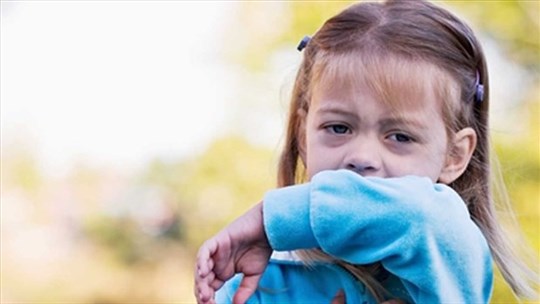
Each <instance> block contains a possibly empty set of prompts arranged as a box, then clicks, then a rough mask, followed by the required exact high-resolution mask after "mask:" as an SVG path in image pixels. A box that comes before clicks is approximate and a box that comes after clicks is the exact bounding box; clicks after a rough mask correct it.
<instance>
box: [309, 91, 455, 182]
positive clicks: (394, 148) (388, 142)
mask: <svg viewBox="0 0 540 304" xmlns="http://www.w3.org/2000/svg"><path fill="white" fill-rule="evenodd" d="M336 83H338V84H337V85H335V84H334V85H331V86H320V87H317V88H316V89H315V90H314V92H313V95H312V100H311V104H310V109H309V112H308V115H307V119H306V122H305V127H306V133H305V136H306V137H305V139H306V142H305V147H304V149H305V158H304V161H305V165H306V169H307V173H308V177H309V178H310V179H311V177H313V175H315V174H316V173H318V172H320V171H322V170H336V169H350V170H353V171H356V172H358V173H359V174H361V175H363V176H377V177H399V176H404V175H417V176H425V177H429V178H430V179H431V180H432V181H434V182H436V181H438V179H439V177H440V175H441V172H442V170H443V168H444V166H445V163H446V158H447V151H448V140H447V135H446V130H445V125H444V122H443V118H442V113H441V109H440V107H441V106H440V103H439V102H437V101H436V100H437V99H436V96H435V93H434V92H433V90H429V89H428V90H423V92H418V91H414V90H400V91H396V92H398V93H397V96H399V97H398V98H399V99H400V102H397V103H393V105H390V104H388V103H385V102H383V101H381V100H379V98H378V97H377V96H376V94H373V92H372V90H370V89H369V88H367V87H366V85H362V84H356V85H354V86H352V85H347V84H343V83H341V84H339V82H336ZM396 90H399V88H397V89H396ZM401 101H403V102H401Z"/></svg>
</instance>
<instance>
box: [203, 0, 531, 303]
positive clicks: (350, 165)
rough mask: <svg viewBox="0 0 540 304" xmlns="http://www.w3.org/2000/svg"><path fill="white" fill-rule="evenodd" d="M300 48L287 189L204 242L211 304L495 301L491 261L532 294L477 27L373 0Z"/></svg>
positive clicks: (282, 177)
mask: <svg viewBox="0 0 540 304" xmlns="http://www.w3.org/2000/svg"><path fill="white" fill-rule="evenodd" d="M299 48H300V49H302V48H304V59H303V62H302V64H301V66H300V69H299V72H298V74H297V78H296V82H295V86H294V91H293V96H292V103H291V108H290V114H289V123H288V129H287V138H286V142H285V147H284V150H283V153H282V155H281V160H280V164H279V187H280V188H278V189H276V190H272V191H269V192H268V193H267V194H266V196H265V197H264V199H263V201H262V202H261V203H259V204H257V205H256V206H255V207H254V208H252V209H251V210H250V211H248V212H247V213H246V214H244V215H243V216H241V217H240V218H238V219H237V220H236V221H235V222H233V223H232V224H230V225H229V226H228V227H226V228H225V229H223V230H222V231H221V232H220V233H218V234H217V235H216V236H214V237H213V238H211V239H210V240H208V241H207V242H205V243H204V244H203V246H202V247H201V249H200V251H199V254H198V258H197V268H196V272H195V295H196V297H197V300H198V302H199V303H213V302H214V301H216V302H218V303H226V302H231V301H233V300H234V302H235V303H244V302H246V301H247V300H248V299H249V301H250V302H261V303H266V302H271V303H343V302H347V303H372V302H381V301H385V300H388V299H401V300H403V301H406V302H416V303H450V302H451V303H486V302H488V301H489V299H490V295H491V291H492V276H493V273H492V271H493V270H492V257H493V259H494V260H495V262H496V263H497V265H498V267H499V269H500V270H501V272H502V274H503V276H504V278H505V279H506V281H507V282H508V284H510V286H511V287H512V288H513V290H514V291H515V292H516V294H517V295H518V296H531V295H533V289H532V288H531V286H530V281H529V279H531V278H532V279H533V280H537V277H535V276H534V275H535V274H534V273H532V271H530V270H528V269H527V268H526V267H525V266H524V265H523V264H521V263H520V262H519V261H518V260H517V259H516V258H515V257H514V256H513V254H512V252H511V251H510V250H509V249H508V247H507V246H505V243H504V238H503V235H502V232H501V228H500V226H499V224H498V223H497V221H496V218H495V211H494V203H493V201H492V198H491V194H490V187H489V158H488V150H489V148H488V117H487V116H488V105H489V102H488V101H489V90H488V88H489V86H488V77H487V76H488V74H487V69H486V62H485V58H484V55H483V53H482V49H481V47H480V45H479V43H478V41H477V39H476V38H475V36H474V35H473V33H472V31H471V30H470V29H469V27H467V26H466V25H465V24H463V23H462V22H461V21H460V20H458V19H457V18H456V17H454V16H453V15H452V14H450V13H449V12H447V11H446V10H444V9H442V8H439V7H436V6H434V5H432V4H430V3H427V2H424V1H388V2H386V3H362V4H357V5H353V6H351V7H349V8H348V9H346V10H344V11H343V12H341V13H340V14H338V15H337V16H335V17H333V18H331V19H329V20H328V21H327V22H326V23H325V24H324V25H323V27H322V28H321V29H320V30H319V31H318V32H317V33H316V34H315V35H314V37H313V38H312V39H311V40H309V41H308V40H307V39H306V40H304V41H303V42H302V44H301V45H300V46H299ZM274 250H275V251H274ZM237 273H239V274H238V275H236V276H235V274H237ZM216 291H217V293H216ZM215 297H216V298H215Z"/></svg>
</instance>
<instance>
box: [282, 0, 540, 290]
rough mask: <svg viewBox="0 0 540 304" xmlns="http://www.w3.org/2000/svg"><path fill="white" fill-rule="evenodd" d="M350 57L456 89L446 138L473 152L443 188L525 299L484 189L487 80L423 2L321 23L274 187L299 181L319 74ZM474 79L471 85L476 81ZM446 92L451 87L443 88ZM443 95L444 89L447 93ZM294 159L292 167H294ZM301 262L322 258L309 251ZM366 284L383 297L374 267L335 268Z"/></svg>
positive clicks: (448, 25) (462, 41) (519, 271)
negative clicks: (433, 73)
mask: <svg viewBox="0 0 540 304" xmlns="http://www.w3.org/2000/svg"><path fill="white" fill-rule="evenodd" d="M348 54H354V56H359V58H364V59H365V58H367V57H369V58H379V59H383V60H384V58H385V57H386V58H389V57H393V58H399V59H402V60H404V61H409V62H422V63H427V64H431V65H435V66H437V67H438V68H439V69H440V70H441V71H443V72H444V73H447V74H448V75H449V76H450V78H452V79H453V80H454V81H453V83H454V84H457V86H458V88H457V89H458V92H459V93H458V99H459V100H457V101H456V102H444V103H443V107H442V111H443V117H444V119H445V123H446V126H447V133H448V134H449V135H450V134H453V133H455V132H457V131H459V130H460V129H462V128H465V127H471V128H472V129H474V131H475V132H476V134H477V145H476V148H475V150H474V152H473V155H472V158H471V161H470V163H469V165H468V167H467V169H466V170H465V172H464V173H463V174H462V175H461V176H460V177H459V178H458V179H457V180H455V181H454V182H452V184H450V185H449V186H451V187H452V188H453V189H454V190H455V191H457V192H458V193H459V194H460V195H461V197H462V198H463V200H464V201H465V202H466V204H467V206H468V209H469V212H470V215H471V218H472V220H473V221H474V222H475V223H476V224H477V225H478V227H479V228H480V230H481V231H482V233H483V234H484V236H485V237H486V239H487V241H488V244H489V246H490V249H491V252H492V255H493V257H494V259H495V262H496V263H497V265H498V266H499V269H500V270H501V273H502V275H503V277H504V278H505V280H506V281H507V282H508V284H509V285H510V286H511V287H512V289H513V291H514V292H515V293H516V294H517V295H518V296H532V295H534V291H533V289H532V288H531V282H530V281H535V280H536V281H537V280H538V279H537V278H536V279H535V274H534V272H533V271H531V270H530V269H529V268H528V267H527V266H526V265H525V264H524V263H522V262H521V261H520V260H519V259H518V258H517V257H516V255H515V254H514V253H513V252H512V250H511V249H509V246H508V245H507V244H506V238H505V236H504V235H505V234H504V232H503V230H502V228H501V226H500V224H499V223H498V221H497V218H496V214H495V207H494V202H493V198H492V195H491V189H490V159H489V146H490V145H489V141H488V108H489V81H488V73H487V66H486V61H485V57H484V54H483V51H482V48H481V46H480V44H479V42H478V40H477V39H476V37H475V35H474V34H473V32H472V30H471V29H470V28H469V27H468V26H467V25H466V24H464V23H463V22H461V21H460V20H459V19H457V18H456V17H455V16H454V15H452V14H451V13H449V12H448V11H446V10H444V9H442V8H440V7H437V6H435V5H433V4H430V3H428V2H426V1H410V0H409V1H406V0H404V1H397V0H396V1H387V2H384V3H360V4H355V5H352V6H350V7H349V8H347V9H345V10H344V11H342V12H341V13H339V14H338V15H336V16H334V17H332V18H331V19H329V20H328V21H326V22H325V23H324V25H323V26H322V28H320V29H319V30H318V31H317V33H316V34H315V35H314V36H313V38H312V39H311V40H310V41H309V43H308V45H307V47H306V48H305V49H304V58H303V61H302V63H301V65H300V67H299V70H298V73H297V76H296V80H295V84H294V88H293V92H292V97H291V98H292V99H291V104H290V109H289V119H288V126H287V131H286V138H285V145H284V149H283V151H282V154H281V157H280V161H279V168H278V185H279V186H280V187H283V186H288V185H292V184H296V183H299V182H303V181H305V179H306V177H305V168H304V165H303V162H302V160H301V143H302V142H303V141H304V140H305V138H304V136H305V135H304V132H305V130H303V123H304V119H305V116H306V114H307V112H308V111H309V105H310V99H311V92H312V90H313V86H314V85H315V84H316V83H317V81H316V80H317V79H318V78H319V76H320V75H319V73H320V72H321V71H320V70H321V69H324V68H325V64H321V62H328V61H332V60H333V59H332V58H338V57H343V56H344V55H345V56H347V55H348ZM478 78H479V79H478ZM477 79H478V80H479V82H480V83H481V84H483V86H484V96H483V101H482V102H476V101H475V96H476V87H477V86H476V84H477ZM449 85H451V84H449ZM449 90H450V89H449ZM299 160H300V161H299ZM310 252H311V253H308V254H307V256H308V257H316V258H327V259H331V258H330V257H328V256H326V255H324V254H322V253H321V252H314V251H310ZM336 262H337V263H339V264H340V265H342V266H344V267H345V268H346V269H348V270H349V271H351V272H352V273H353V274H354V275H355V276H357V277H358V278H359V279H360V280H362V282H364V283H365V284H366V286H367V287H368V288H369V290H370V291H371V292H372V293H373V295H374V296H375V297H376V298H377V299H378V300H382V299H383V298H384V290H383V289H382V287H381V286H380V284H379V283H378V281H377V279H376V274H377V272H378V270H379V269H380V267H379V265H377V264H375V265H369V266H358V265H350V264H347V263H345V262H342V261H336Z"/></svg>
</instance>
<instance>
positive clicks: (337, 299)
mask: <svg viewBox="0 0 540 304" xmlns="http://www.w3.org/2000/svg"><path fill="white" fill-rule="evenodd" d="M345 303H347V301H346V298H345V293H344V292H343V289H340V290H338V292H337V293H336V295H335V296H334V298H333V299H332V302H330V304H345Z"/></svg>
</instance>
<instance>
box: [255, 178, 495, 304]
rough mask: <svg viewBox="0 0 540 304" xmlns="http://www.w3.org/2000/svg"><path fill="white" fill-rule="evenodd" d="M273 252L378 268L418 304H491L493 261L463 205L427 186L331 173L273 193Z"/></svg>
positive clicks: (269, 222)
mask: <svg viewBox="0 0 540 304" xmlns="http://www.w3.org/2000/svg"><path fill="white" fill-rule="evenodd" d="M263 214H264V229H265V231H266V235H267V237H268V240H269V242H270V245H271V247H272V248H274V249H275V250H296V249H309V248H320V249H321V250H322V251H324V252H326V253H328V254H330V255H332V256H335V257H337V258H339V259H342V260H344V261H347V262H349V263H353V264H369V263H373V262H377V261H380V262H381V263H382V264H383V266H384V267H385V268H386V269H387V270H388V271H390V272H391V273H393V274H394V275H396V276H398V277H399V278H401V279H402V281H403V283H404V285H405V286H406V288H407V289H408V291H409V293H410V295H411V297H412V298H413V299H414V300H415V302H418V303H443V302H446V303H448V302H452V303H486V302H488V301H489V298H490V295H491V289H492V261H491V256H490V253H489V248H488V245H487V242H486V240H485V239H484V237H483V235H482V233H481V232H480V230H479V229H478V228H477V226H476V225H475V224H474V223H473V222H472V220H471V219H470V216H469V213H468V211H467V208H466V206H465V204H464V202H463V201H462V200H461V198H460V197H459V196H458V195H457V194H456V193H455V192H454V191H453V190H452V189H451V188H449V187H447V186H444V185H440V184H433V183H432V182H431V181H430V180H429V179H428V178H420V177H414V176H408V177H402V178H387V179H382V178H364V177H361V176H360V175H358V174H355V173H353V172H350V171H346V170H340V171H326V172H321V173H319V174H317V175H315V176H314V177H313V178H312V180H311V182H310V183H307V184H303V185H298V186H292V187H286V188H282V189H277V190H274V191H270V192H269V193H267V195H266V197H265V198H264V204H263Z"/></svg>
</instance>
